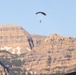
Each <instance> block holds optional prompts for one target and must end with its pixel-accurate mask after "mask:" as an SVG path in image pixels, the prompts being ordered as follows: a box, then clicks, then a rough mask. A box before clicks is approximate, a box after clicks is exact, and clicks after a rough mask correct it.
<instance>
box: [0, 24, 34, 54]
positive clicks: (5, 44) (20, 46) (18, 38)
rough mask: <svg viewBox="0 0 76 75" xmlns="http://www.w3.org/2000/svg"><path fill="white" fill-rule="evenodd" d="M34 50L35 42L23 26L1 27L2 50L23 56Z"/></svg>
mask: <svg viewBox="0 0 76 75" xmlns="http://www.w3.org/2000/svg"><path fill="white" fill-rule="evenodd" d="M32 48H33V40H32V38H31V37H30V34H29V33H28V32H27V31H25V30H24V29H23V28H22V27H21V26H18V25H11V24H9V25H3V26H0V50H7V51H9V52H11V53H12V54H21V53H25V52H28V51H30V50H32Z"/></svg>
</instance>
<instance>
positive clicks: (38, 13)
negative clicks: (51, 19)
mask: <svg viewBox="0 0 76 75" xmlns="http://www.w3.org/2000/svg"><path fill="white" fill-rule="evenodd" d="M37 14H42V15H44V16H46V13H44V12H37V13H36V15H37ZM40 23H41V20H40Z"/></svg>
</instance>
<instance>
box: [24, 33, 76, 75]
mask: <svg viewBox="0 0 76 75" xmlns="http://www.w3.org/2000/svg"><path fill="white" fill-rule="evenodd" d="M25 59H27V67H26V68H30V69H31V70H32V71H34V72H37V73H39V74H47V75H48V74H53V73H54V74H55V73H56V74H57V73H69V72H76V38H73V37H69V36H67V37H65V36H61V35H58V34H52V35H50V36H48V37H46V38H45V39H43V40H42V41H41V43H40V44H39V45H38V47H34V49H33V50H32V51H31V53H28V54H27V55H26V57H25Z"/></svg>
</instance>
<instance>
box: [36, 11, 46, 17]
mask: <svg viewBox="0 0 76 75" xmlns="http://www.w3.org/2000/svg"><path fill="white" fill-rule="evenodd" d="M37 14H43V15H44V16H46V13H44V12H37V13H36V15H37Z"/></svg>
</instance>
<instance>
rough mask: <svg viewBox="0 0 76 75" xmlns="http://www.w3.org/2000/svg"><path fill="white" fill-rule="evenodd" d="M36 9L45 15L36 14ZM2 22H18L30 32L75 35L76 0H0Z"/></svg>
mask: <svg viewBox="0 0 76 75" xmlns="http://www.w3.org/2000/svg"><path fill="white" fill-rule="evenodd" d="M38 11H43V12H45V13H46V14H47V16H44V15H42V14H38V15H36V14H35V13H36V12H38ZM40 20H42V22H41V23H39V21H40ZM4 24H18V25H20V26H22V27H23V28H24V29H25V30H26V31H28V32H29V33H31V34H40V35H51V34H52V33H57V34H60V35H63V36H73V37H76V0H0V25H4Z"/></svg>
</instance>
